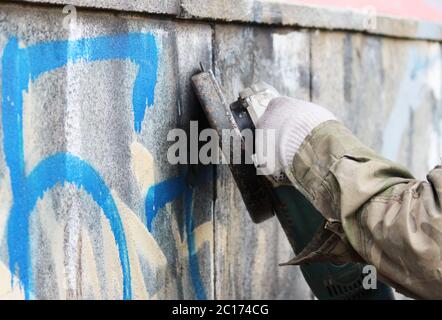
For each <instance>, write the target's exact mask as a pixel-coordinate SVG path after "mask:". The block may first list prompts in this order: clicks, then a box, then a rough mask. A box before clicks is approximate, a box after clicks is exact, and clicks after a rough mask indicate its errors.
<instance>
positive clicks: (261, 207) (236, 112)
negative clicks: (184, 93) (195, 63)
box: [192, 71, 275, 223]
mask: <svg viewBox="0 0 442 320" xmlns="http://www.w3.org/2000/svg"><path fill="white" fill-rule="evenodd" d="M192 84H193V88H194V90H195V93H196V95H197V97H198V100H199V102H200V104H201V106H202V108H203V110H204V113H205V115H206V117H207V119H208V121H209V124H210V126H211V127H212V128H213V129H215V130H216V131H217V133H218V136H219V137H220V139H219V141H220V147H221V149H222V150H223V153H224V155H226V156H227V155H229V156H230V159H228V160H229V167H230V171H231V172H232V175H233V177H234V179H235V182H236V185H237V186H238V189H239V191H240V193H241V196H242V198H243V201H244V203H245V205H246V208H247V210H248V212H249V214H250V217H251V218H252V221H253V222H255V223H259V222H262V221H264V220H266V219H268V218H270V217H272V216H273V215H274V210H273V202H274V201H275V198H274V197H273V196H272V189H271V187H270V185H269V182H268V181H267V179H266V178H265V177H264V176H260V175H257V173H256V168H255V165H254V164H247V163H246V162H245V161H243V160H244V159H245V157H247V155H246V154H245V153H246V152H245V145H244V139H243V137H242V135H241V130H243V129H245V128H250V129H252V127H251V126H253V122H252V121H251V119H250V118H248V117H249V116H248V114H247V112H246V111H245V109H243V108H241V105H240V104H239V103H238V102H234V103H232V105H228V104H227V103H226V100H225V98H224V95H223V93H222V91H221V88H220V86H219V85H218V83H217V81H216V79H215V76H214V75H213V73H212V72H211V71H208V72H200V73H198V74H196V75H194V76H193V77H192ZM223 130H230V132H233V134H234V135H235V136H236V137H234V141H241V152H242V155H241V160H242V161H241V163H240V164H235V163H234V161H233V144H232V143H230V144H229V145H230V149H229V150H225V149H224V148H223V145H222V140H223V139H221V137H222V136H223ZM224 147H225V148H229V147H228V146H224Z"/></svg>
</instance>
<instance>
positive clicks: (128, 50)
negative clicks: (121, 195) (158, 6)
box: [2, 33, 158, 299]
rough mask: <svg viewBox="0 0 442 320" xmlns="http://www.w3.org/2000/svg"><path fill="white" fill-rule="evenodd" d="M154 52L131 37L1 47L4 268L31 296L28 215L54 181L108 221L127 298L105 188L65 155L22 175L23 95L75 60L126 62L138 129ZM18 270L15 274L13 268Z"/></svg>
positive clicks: (140, 37) (150, 43)
mask: <svg viewBox="0 0 442 320" xmlns="http://www.w3.org/2000/svg"><path fill="white" fill-rule="evenodd" d="M157 51H158V49H157V47H156V43H155V38H154V37H153V35H151V34H140V33H130V34H126V35H116V36H103V37H97V38H91V39H81V40H77V41H52V42H45V43H40V44H37V45H34V46H30V47H27V48H20V47H19V44H18V41H17V39H15V38H12V39H10V41H9V42H8V44H7V45H6V47H5V49H4V53H3V58H2V67H3V75H2V85H3V89H2V101H3V106H2V125H3V131H4V139H3V147H4V152H5V158H6V164H7V166H8V167H9V171H10V176H11V188H12V195H13V205H12V208H11V212H10V215H9V220H8V225H7V227H8V230H7V239H8V251H9V267H10V270H11V273H12V274H16V271H18V275H19V278H20V281H21V284H22V285H23V288H24V291H25V297H26V298H27V299H29V298H30V293H31V292H32V270H31V266H30V244H29V241H30V239H29V215H30V214H31V212H32V210H33V208H34V206H35V205H36V202H37V200H38V199H39V198H42V196H43V195H44V193H45V192H46V191H47V190H49V189H50V188H53V187H54V186H55V185H56V184H57V183H60V184H63V183H66V182H70V183H73V184H75V185H76V186H77V187H79V188H83V189H84V190H85V191H86V192H87V193H89V194H90V195H91V196H92V198H93V199H94V200H95V201H96V202H97V204H98V205H100V207H101V208H102V209H103V212H104V214H105V216H106V217H107V219H108V220H109V222H110V226H111V229H112V232H113V234H114V237H115V241H116V244H117V246H118V252H119V258H120V263H121V268H122V272H123V298H124V299H130V298H131V296H132V290H131V277H130V265H129V257H128V252H127V247H126V238H125V234H124V230H123V227H122V222H121V219H120V216H119V214H118V210H117V208H116V205H115V203H114V200H113V198H112V196H111V193H110V191H109V189H108V187H107V186H106V185H105V183H104V181H103V180H102V178H101V177H100V175H99V174H98V173H97V172H96V171H95V169H94V168H92V167H91V166H90V165H89V164H88V163H86V162H85V161H83V160H81V159H79V158H78V157H76V156H75V155H72V154H69V153H59V154H55V155H53V156H50V157H49V158H47V159H45V160H43V161H42V162H40V163H39V164H38V165H37V166H36V168H35V169H34V170H33V171H32V172H31V173H30V174H29V175H28V176H26V173H25V159H24V150H23V92H24V91H27V90H28V88H29V83H30V82H32V81H35V80H36V79H37V78H38V77H39V76H41V75H42V74H43V73H45V72H49V71H51V70H54V69H57V68H60V67H63V66H65V65H66V64H68V63H76V62H78V61H80V60H83V61H86V62H92V61H102V60H111V59H129V60H130V61H132V62H133V63H135V64H137V65H138V66H139V70H138V75H137V78H136V80H135V85H134V89H133V112H134V129H135V131H136V132H139V131H140V130H141V123H142V121H143V118H144V113H145V109H146V105H149V106H151V105H153V102H154V89H155V84H156V80H157V78H156V77H157V67H158V58H157V55H158V53H157ZM17 269H18V270H17Z"/></svg>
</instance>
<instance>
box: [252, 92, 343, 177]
mask: <svg viewBox="0 0 442 320" xmlns="http://www.w3.org/2000/svg"><path fill="white" fill-rule="evenodd" d="M328 120H336V118H335V116H334V115H333V114H332V113H331V112H330V111H328V110H327V109H325V108H323V107H321V106H318V105H316V104H313V103H310V102H307V101H302V100H297V99H293V98H289V97H278V98H274V99H272V100H271V101H270V103H269V105H268V106H267V108H266V111H265V112H264V114H263V115H262V116H261V117H260V118H259V120H258V123H257V126H256V128H257V129H264V130H263V132H264V136H263V135H262V134H256V138H255V145H256V161H257V162H258V163H259V164H263V163H265V164H266V169H265V170H264V171H262V172H265V173H261V174H265V175H278V174H279V173H280V172H281V171H282V172H285V169H287V168H288V167H289V166H290V165H291V163H292V161H293V158H294V156H295V154H296V152H297V151H298V149H299V147H300V146H301V144H302V142H303V141H304V139H305V138H306V137H307V136H308V135H309V134H310V133H311V132H312V130H313V129H314V128H315V127H317V126H318V125H320V124H321V123H323V122H325V121H328ZM268 129H273V130H274V134H275V140H274V145H275V146H274V151H275V154H274V157H273V159H272V157H271V156H270V155H266V158H265V159H260V155H263V154H266V153H265V152H264V153H263V150H265V149H266V148H267V149H268V146H269V144H272V142H271V141H267V140H266V138H265V137H266V135H265V132H266V131H268ZM266 144H267V147H266ZM263 148H264V149H263ZM265 151H267V150H265Z"/></svg>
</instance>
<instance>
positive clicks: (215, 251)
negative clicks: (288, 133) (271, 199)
mask: <svg viewBox="0 0 442 320" xmlns="http://www.w3.org/2000/svg"><path fill="white" fill-rule="evenodd" d="M22 2H23V4H21V3H14V4H12V3H11V4H8V3H2V4H0V57H1V63H0V86H1V92H2V94H1V97H0V99H1V112H0V120H1V121H0V141H1V143H0V298H31V299H49V298H56V299H66V298H67V299H86V298H96V299H121V298H133V299H137V298H142V299H165V298H166V299H174V298H178V299H181V298H189V299H194V298H195V299H214V298H225V299H237V298H243V299H249V298H254V299H261V298H270V299H271V298H276V299H278V298H284V299H292V298H298V299H310V298H311V294H310V291H309V289H308V287H307V286H306V284H305V282H304V280H303V278H302V275H301V274H300V271H299V269H298V268H297V267H278V266H277V265H278V263H280V262H285V261H287V260H288V259H289V258H291V255H292V251H291V249H290V247H289V244H288V241H287V240H286V239H285V236H284V235H283V232H282V229H281V227H280V226H279V224H278V222H277V221H276V220H275V219H271V220H268V221H266V222H264V223H262V224H260V225H254V224H253V223H252V222H251V220H250V218H249V217H248V214H247V212H246V211H245V208H244V205H243V203H242V200H241V196H240V194H239V192H238V190H237V189H236V186H235V184H234V182H233V179H232V177H231V175H230V172H229V170H228V168H227V167H225V166H218V167H217V168H215V167H212V166H196V165H195V166H171V165H170V164H168V162H167V159H166V152H167V149H168V147H169V146H170V143H169V142H167V141H166V136H167V132H168V131H169V130H170V129H172V128H176V127H179V128H184V129H187V128H188V126H189V121H190V120H198V119H199V120H201V121H200V126H203V125H204V121H203V120H204V117H203V115H202V114H201V110H200V108H199V106H198V104H197V103H196V101H195V97H194V95H193V93H192V91H191V90H190V80H189V77H190V76H191V75H192V74H193V73H195V72H196V70H197V69H198V65H199V62H203V63H204V65H205V66H206V67H207V68H212V69H213V70H214V72H215V74H216V76H217V78H218V79H219V81H220V83H221V85H222V86H223V88H224V90H225V93H226V96H227V97H228V99H230V100H232V101H233V99H234V98H235V97H236V96H237V94H238V92H239V90H241V89H242V88H243V87H244V86H246V85H249V84H251V83H252V82H253V81H256V80H265V81H267V82H268V83H270V84H272V85H274V86H275V87H276V88H277V89H278V90H280V91H281V92H282V93H284V94H287V95H291V96H295V97H298V98H302V99H311V100H313V101H314V102H317V103H320V104H323V105H325V106H327V107H329V108H330V109H331V110H333V111H334V112H335V113H336V114H337V116H338V117H339V118H340V119H342V121H343V122H344V123H345V124H347V125H348V126H349V127H350V128H351V129H352V130H353V131H354V132H355V133H356V134H357V136H359V137H360V138H361V139H362V140H363V141H364V142H366V143H367V144H369V145H370V146H372V147H373V148H375V149H376V150H378V151H379V152H381V153H382V154H384V155H385V156H388V157H389V158H391V159H393V160H397V161H399V162H401V163H403V164H405V165H407V166H408V167H409V168H410V169H411V170H412V171H413V173H415V174H416V176H417V177H419V178H424V177H425V173H426V171H427V170H429V169H430V168H431V167H432V166H434V165H435V164H437V163H439V162H440V158H439V156H440V154H441V152H440V151H441V150H440V148H441V146H442V144H441V132H440V131H441V129H442V109H441V94H442V62H441V61H442V50H441V46H440V42H439V41H440V40H441V39H442V32H440V34H439V33H438V32H439V31H438V30H439V29H438V28H439V27H438V26H436V25H434V26H431V28H428V25H427V24H425V25H423V26H424V27H422V25H420V27H419V24H416V23H415V22H408V21H402V20H401V21H399V20H398V21H393V22H391V21H390V20H388V19H387V18H385V19H386V20H382V19H381V20H380V21H381V22H382V23H383V24H381V25H380V29H379V30H378V31H376V32H369V31H366V30H365V31H364V30H358V29H357V28H354V27H349V28H348V29H351V30H346V28H343V30H342V31H334V30H330V29H333V23H332V22H330V21H329V22H328V25H320V26H315V23H314V21H313V22H310V23H311V25H305V26H304V27H305V28H304V27H300V26H299V25H297V23H293V21H292V20H288V22H287V20H285V22H280V23H278V25H275V24H274V21H273V19H274V18H272V17H273V16H272V14H273V13H275V12H278V10H276V8H279V10H280V11H279V12H281V8H280V7H279V5H273V4H272V6H271V7H266V4H263V3H258V2H244V1H242V2H240V3H239V4H237V5H244V6H245V5H246V4H247V5H249V6H251V7H254V8H260V9H259V10H261V11H259V10H258V9H255V11H254V12H255V15H254V16H253V17H252V18H250V17H248V16H247V15H243V16H241V19H237V18H235V16H232V18H231V19H226V18H225V17H224V18H223V17H221V18H220V17H214V16H213V15H212V13H213V12H215V11H213V12H210V11H209V10H206V11H204V6H203V8H202V7H201V6H200V7H198V6H196V5H195V7H192V6H191V3H192V2H197V1H190V0H186V1H182V2H181V3H179V2H178V1H176V2H175V1H166V2H158V3H157V4H155V3H153V2H152V1H146V2H144V1H140V2H137V4H136V5H135V4H133V5H129V4H125V3H124V2H119V1H86V0H77V1H72V2H73V3H74V4H77V5H78V7H77V13H78V17H77V21H76V23H71V25H70V26H69V28H67V29H66V28H64V27H63V19H64V17H65V15H64V14H63V13H62V8H63V6H62V5H61V4H64V3H65V2H64V1H58V0H57V1H40V0H32V1H22ZM31 2H32V3H31ZM34 2H35V3H34ZM40 2H44V3H46V2H49V3H56V5H47V4H41V3H40ZM75 2H77V3H75ZM189 3H190V4H189ZM232 5H233V4H232ZM206 6H207V5H206ZM214 6H215V5H214ZM89 7H95V8H89ZM215 7H216V6H215ZM97 8H98V9H97ZM196 8H197V9H198V10H197V9H196ZM226 8H227V9H226V10H227V11H226V12H227V13H226V12H224V13H223V12H218V13H219V14H224V15H227V14H228V12H229V11H228V9H229V7H226ZM266 8H271V10H270V9H269V10H267V9H266ZM290 8H292V7H290ZM109 9H111V10H109ZM292 9H293V8H292ZM192 10H194V11H192ZM256 10H258V11H256ZM266 10H267V11H266ZM306 10H307V9H306ZM192 12H193V13H192ZM257 12H258V13H259V12H261V13H262V12H267V13H266V14H261V15H258V14H257ZM320 12H321V11H320ZM196 13H198V14H196ZM337 14H338V16H339V15H340V14H341V13H337ZM263 17H264V18H263ZM318 17H319V16H318ZM321 19H322V20H321ZM324 19H325V18H324V17H320V18H318V21H319V23H322V22H321V21H325V20H324ZM225 20H232V21H231V22H226V21H225ZM281 21H282V20H281ZM238 22H241V23H238ZM244 22H246V23H244ZM302 23H306V22H305V21H304V22H302ZM337 23H338V25H341V24H342V22H341V21H338V22H337ZM349 23H350V22H349ZM353 23H356V22H354V21H353ZM391 23H393V27H394V28H393V27H392V28H387V27H386V26H389V25H391ZM338 29H341V28H338ZM353 29H355V30H354V31H352V30H353ZM417 29H419V30H418V31H416V30H417Z"/></svg>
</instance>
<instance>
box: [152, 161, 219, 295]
mask: <svg viewBox="0 0 442 320" xmlns="http://www.w3.org/2000/svg"><path fill="white" fill-rule="evenodd" d="M211 179H212V172H211V170H210V167H206V168H204V170H203V171H202V172H201V173H200V175H198V176H197V181H196V185H200V184H204V183H207V182H209V181H210V180H211ZM181 196H184V207H185V209H184V214H185V228H186V235H187V247H188V254H189V256H188V258H189V270H190V277H191V279H192V283H193V287H194V291H195V296H196V298H197V299H207V295H206V292H205V290H204V285H203V283H202V279H201V274H200V270H199V263H198V255H197V252H196V245H195V237H194V234H193V231H194V222H193V212H192V211H193V210H192V205H193V190H192V188H191V187H190V186H189V185H188V184H187V174H183V175H180V176H178V177H175V178H171V179H169V180H166V181H163V182H161V183H158V184H156V185H154V186H152V187H150V188H149V190H148V191H147V195H146V200H145V212H146V223H147V228H148V229H149V231H152V221H153V220H154V219H155V217H156V216H157V215H158V213H159V211H160V210H161V209H162V208H164V206H165V205H166V204H167V203H169V202H172V201H173V200H175V199H177V198H179V197H181Z"/></svg>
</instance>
